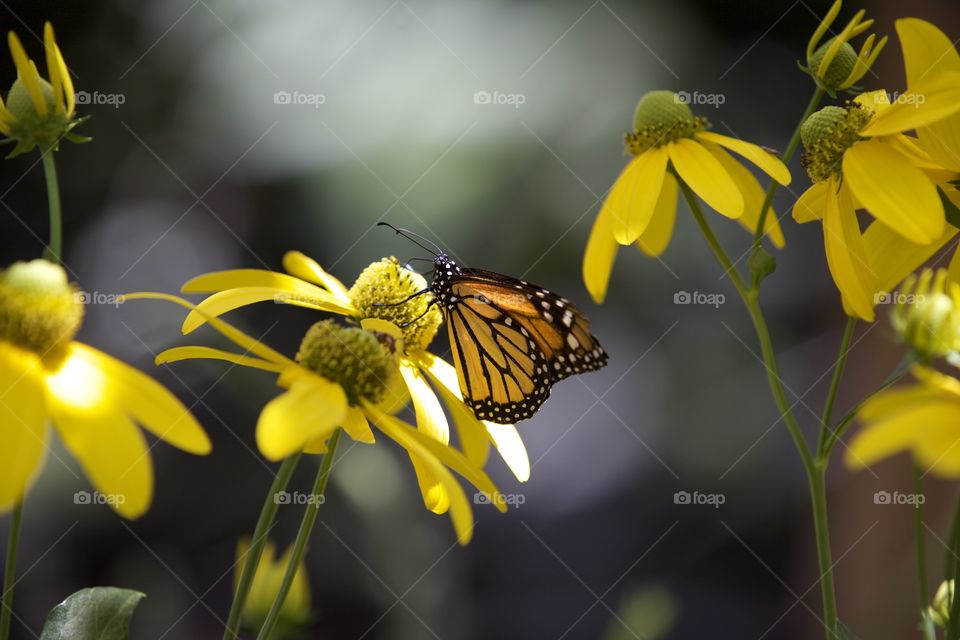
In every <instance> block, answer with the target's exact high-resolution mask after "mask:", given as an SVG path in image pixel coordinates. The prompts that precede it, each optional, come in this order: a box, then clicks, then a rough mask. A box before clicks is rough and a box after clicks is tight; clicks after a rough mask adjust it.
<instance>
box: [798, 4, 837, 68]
mask: <svg viewBox="0 0 960 640" xmlns="http://www.w3.org/2000/svg"><path fill="white" fill-rule="evenodd" d="M842 4H843V2H842V0H835V1H834V3H833V5H832V6H831V7H830V10H829V11H827V15H825V16H824V17H823V20H821V21H820V24H819V25H817V29H816V31H814V32H813V35H812V36H810V41H809V42H807V60H808V61H809V60H810V58H811V56H813V52H814V51H816V50H817V45H819V44H820V40H821V39H822V38H823V36H824V35H825V34H826V33H827V30H828V29H830V25H832V24H833V21H834V20H836V19H837V16H838V15H840V7H841V6H842ZM811 71H812V69H811Z"/></svg>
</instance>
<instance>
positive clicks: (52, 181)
mask: <svg viewBox="0 0 960 640" xmlns="http://www.w3.org/2000/svg"><path fill="white" fill-rule="evenodd" d="M53 153H54V152H53V149H44V150H43V151H42V152H41V155H40V157H41V158H42V159H43V176H44V178H46V181H47V204H48V206H49V208H50V244H48V245H47V251H46V254H47V255H46V258H47V260H50V261H51V262H56V263H57V264H59V263H60V262H61V261H62V252H63V219H62V216H61V214H60V184H59V183H58V182H57V165H56V163H55V162H54V159H53Z"/></svg>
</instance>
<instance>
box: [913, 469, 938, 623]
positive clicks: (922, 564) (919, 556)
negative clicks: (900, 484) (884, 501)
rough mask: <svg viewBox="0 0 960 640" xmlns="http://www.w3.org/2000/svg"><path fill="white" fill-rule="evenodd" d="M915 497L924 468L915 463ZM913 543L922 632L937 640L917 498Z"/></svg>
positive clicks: (920, 493) (921, 519) (920, 508)
mask: <svg viewBox="0 0 960 640" xmlns="http://www.w3.org/2000/svg"><path fill="white" fill-rule="evenodd" d="M913 495H914V497H915V498H916V497H917V496H922V495H923V467H921V466H920V465H919V464H917V463H916V462H914V463H913ZM913 543H914V551H915V553H916V560H917V587H918V589H917V593H918V594H919V597H920V632H921V633H922V634H923V638H924V640H936V637H937V636H936V631H935V630H934V628H933V620H931V619H930V616H929V615H928V614H927V607H928V606H930V587H929V586H928V584H927V551H926V541H925V535H924V531H923V499H922V498H917V499H916V501H915V502H914V507H913Z"/></svg>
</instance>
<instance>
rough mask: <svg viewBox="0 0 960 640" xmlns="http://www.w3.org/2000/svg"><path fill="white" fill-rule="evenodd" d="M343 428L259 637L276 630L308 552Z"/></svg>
mask: <svg viewBox="0 0 960 640" xmlns="http://www.w3.org/2000/svg"><path fill="white" fill-rule="evenodd" d="M340 432H341V430H340V429H337V430H336V431H334V433H333V435H332V436H331V437H330V443H329V444H328V445H327V453H326V455H324V456H323V462H322V463H321V464H320V470H319V471H318V472H317V477H316V480H314V483H313V500H311V501H310V503H309V504H308V505H307V509H306V511H304V513H303V520H301V521H300V530H299V531H298V532H297V539H296V540H294V542H293V551H292V552H291V554H290V564H288V565H287V568H286V570H285V571H284V574H283V582H281V583H280V591H279V592H277V596H276V598H274V600H273V605H272V606H271V607H270V613H268V614H267V619H266V620H265V621H264V623H263V627H261V628H260V634H259V635H258V636H257V640H267V639H268V638H269V637H270V635H271V634H272V633H273V630H274V628H276V626H277V622H278V621H279V619H280V609H281V608H282V607H283V602H284V600H286V599H287V594H288V593H290V587H291V585H293V579H294V577H295V576H296V575H297V570H298V569H299V567H300V562H301V561H302V560H303V554H304V553H306V550H307V543H308V542H309V541H310V536H311V535H312V534H313V526H314V524H315V523H316V521H317V515H318V514H319V513H320V504H321V503H322V502H323V499H322V498H323V494H324V492H325V491H326V490H327V482H329V480H330V469H331V467H332V466H333V459H334V457H335V456H336V454H337V445H338V444H339V443H340Z"/></svg>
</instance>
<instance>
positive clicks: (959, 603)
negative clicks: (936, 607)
mask: <svg viewBox="0 0 960 640" xmlns="http://www.w3.org/2000/svg"><path fill="white" fill-rule="evenodd" d="M948 544H949V547H948V548H947V570H946V572H945V573H946V579H947V580H953V581H954V582H953V585H954V588H953V597H952V598H951V600H950V616H949V622H948V623H947V633H946V640H957V638H960V589H957V588H956V586H957V577H958V573H960V558H958V557H957V553H958V552H960V500H958V501H957V506H956V508H955V510H954V512H953V522H952V523H951V525H950V537H949V539H948Z"/></svg>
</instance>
